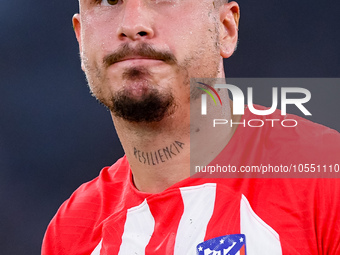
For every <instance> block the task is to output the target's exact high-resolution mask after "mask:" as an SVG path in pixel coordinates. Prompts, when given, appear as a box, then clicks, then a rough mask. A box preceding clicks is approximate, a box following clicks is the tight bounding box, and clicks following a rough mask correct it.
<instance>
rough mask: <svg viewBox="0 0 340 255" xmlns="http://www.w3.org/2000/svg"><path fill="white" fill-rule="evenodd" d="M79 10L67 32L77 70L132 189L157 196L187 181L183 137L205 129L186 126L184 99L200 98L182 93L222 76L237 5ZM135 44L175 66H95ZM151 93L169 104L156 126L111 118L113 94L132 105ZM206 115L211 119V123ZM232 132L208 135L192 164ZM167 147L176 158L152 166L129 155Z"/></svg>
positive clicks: (182, 2)
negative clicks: (105, 114)
mask: <svg viewBox="0 0 340 255" xmlns="http://www.w3.org/2000/svg"><path fill="white" fill-rule="evenodd" d="M109 2H111V3H113V2H114V1H109ZM79 6H80V12H79V14H75V15H74V17H73V25H74V29H75V34H76V37H77V40H78V42H79V49H80V55H81V65H82V69H83V70H84V72H85V74H86V77H87V80H88V83H89V87H90V89H91V91H92V93H93V95H94V96H95V97H96V98H97V99H98V100H100V101H101V102H102V103H103V104H104V105H106V106H107V107H108V108H109V109H111V115H112V119H113V122H114V125H115V128H116V131H117V133H118V136H119V138H120V141H121V143H122V145H123V148H124V151H125V153H126V156H127V158H128V161H129V163H130V166H131V170H132V174H133V181H134V184H135V186H136V188H137V189H139V190H141V191H143V192H148V193H158V192H161V191H163V190H165V189H167V188H168V187H170V186H171V185H173V184H175V183H177V182H179V181H181V180H183V179H185V178H187V177H189V175H190V172H189V165H190V162H189V161H190V148H189V145H190V130H196V131H197V130H201V131H200V132H203V131H204V132H209V131H210V129H211V127H210V126H209V125H208V124H207V123H206V122H200V123H195V124H191V125H190V95H191V96H192V101H191V103H192V104H194V105H195V104H197V105H198V104H199V103H200V100H199V98H200V97H199V96H197V95H196V96H194V95H193V93H190V78H191V77H194V78H199V77H202V78H203V77H204V78H208V77H217V78H223V77H224V70H223V58H229V57H230V56H231V55H232V54H233V51H234V49H235V48H236V44H237V40H238V32H237V31H238V21H239V7H238V5H237V3H235V2H230V3H224V4H219V3H218V1H216V2H214V1H213V0H203V1H192V0H120V1H117V4H116V5H110V4H109V3H108V2H106V1H102V2H96V1H92V0H91V1H90V0H80V2H79ZM143 43H144V44H147V45H150V46H151V47H152V48H153V49H154V50H155V51H157V52H163V53H164V52H166V53H169V54H171V55H172V56H173V57H174V60H175V61H172V62H171V61H170V62H166V61H163V60H159V59H154V58H150V57H145V56H141V55H139V54H138V53H136V52H135V51H132V54H129V55H128V56H125V57H124V58H123V59H121V61H119V62H116V63H113V64H110V65H106V64H105V63H104V62H103V59H105V57H107V56H109V55H110V54H112V53H113V52H115V51H117V50H120V49H121V48H122V46H123V45H128V46H129V47H130V48H131V49H136V48H137V47H139V46H140V45H141V44H143ZM131 70H133V71H134V70H141V71H140V72H138V75H135V76H133V77H132V76H131V75H130V76H129V75H124V74H125V73H127V72H130V73H131ZM152 90H157V91H158V92H159V94H160V95H164V96H166V95H169V94H170V95H171V96H172V97H173V100H174V102H173V106H172V107H171V109H170V110H169V111H168V113H167V114H166V115H165V116H164V117H163V118H162V119H161V120H159V121H153V122H134V121H129V120H126V119H124V118H121V117H119V116H117V115H116V114H115V112H114V111H112V104H113V103H112V101H114V100H113V97H114V96H115V95H117V93H120V92H122V93H125V94H126V95H128V97H129V98H130V99H131V100H135V101H137V102H139V101H143V100H144V98H145V95H148V94H150V93H151V91H152ZM221 96H222V98H224V100H225V101H226V105H229V104H230V102H229V97H228V96H227V95H226V94H224V95H223V94H222V93H221ZM196 108H197V109H199V107H196ZM196 108H195V109H196ZM197 114H199V113H197ZM223 114H224V116H225V117H226V118H227V117H229V118H233V120H234V121H237V120H238V117H237V116H232V115H231V109H230V108H227V109H226V110H225V111H224V113H223ZM213 116H214V114H211V118H213ZM234 132H235V127H234V128H232V129H228V128H224V129H223V130H220V132H218V133H217V132H216V130H215V132H212V133H214V134H215V135H212V136H211V137H209V139H210V140H211V141H212V143H210V144H213V146H212V147H209V146H206V148H204V149H202V150H200V151H199V153H198V154H197V155H196V154H195V155H196V157H198V158H201V157H202V156H203V155H205V158H206V160H210V159H212V158H214V157H215V156H216V155H217V154H218V153H219V152H220V151H221V150H222V149H223V147H225V146H226V144H227V142H228V141H229V140H230V138H231V137H232V135H233V133H234ZM196 133H199V132H196ZM197 135H198V134H197ZM174 141H180V142H181V143H183V144H184V145H183V148H182V149H181V152H180V153H178V154H177V155H176V156H175V157H173V158H172V159H171V160H168V161H166V162H163V163H161V164H157V165H156V166H154V165H148V164H142V163H141V162H140V160H138V157H136V156H135V154H134V152H135V148H138V150H140V151H144V152H150V151H157V150H159V149H161V148H164V147H166V146H168V145H170V144H172V143H173V142H174ZM202 143H203V144H204V143H205V141H200V142H198V143H196V144H193V143H192V144H191V145H190V146H191V147H192V148H196V147H201V145H202ZM207 155H208V156H207Z"/></svg>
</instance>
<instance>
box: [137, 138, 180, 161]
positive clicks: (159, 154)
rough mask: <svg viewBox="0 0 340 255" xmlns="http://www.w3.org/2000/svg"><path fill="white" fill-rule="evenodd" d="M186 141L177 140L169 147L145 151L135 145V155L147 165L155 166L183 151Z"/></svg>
mask: <svg viewBox="0 0 340 255" xmlns="http://www.w3.org/2000/svg"><path fill="white" fill-rule="evenodd" d="M184 145H185V144H184V143H182V142H179V141H175V142H173V143H172V144H170V145H169V146H167V147H164V148H162V149H159V150H155V151H150V152H145V151H141V150H138V149H137V148H136V147H134V155H135V158H136V159H138V161H139V162H140V163H142V164H145V165H150V166H152V165H153V166H155V165H158V164H161V163H165V162H166V161H168V160H171V159H172V158H173V157H175V156H176V155H178V154H179V153H181V151H182V150H183V148H184Z"/></svg>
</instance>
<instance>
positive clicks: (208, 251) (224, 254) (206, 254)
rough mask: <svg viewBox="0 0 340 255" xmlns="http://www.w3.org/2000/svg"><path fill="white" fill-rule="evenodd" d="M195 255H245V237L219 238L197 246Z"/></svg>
mask: <svg viewBox="0 0 340 255" xmlns="http://www.w3.org/2000/svg"><path fill="white" fill-rule="evenodd" d="M197 255H247V251H246V236H245V235H242V234H236V235H228V236H220V237H216V238H213V239H210V240H207V241H205V242H203V243H200V244H199V245H197Z"/></svg>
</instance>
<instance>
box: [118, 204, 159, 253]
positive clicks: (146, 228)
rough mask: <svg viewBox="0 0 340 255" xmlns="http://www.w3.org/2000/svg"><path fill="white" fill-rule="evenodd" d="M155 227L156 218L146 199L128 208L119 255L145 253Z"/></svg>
mask: <svg viewBox="0 0 340 255" xmlns="http://www.w3.org/2000/svg"><path fill="white" fill-rule="evenodd" d="M154 228H155V220H154V218H153V216H152V214H151V212H150V208H149V205H148V204H147V201H146V200H144V202H143V203H142V204H140V205H139V206H136V207H133V208H131V209H128V213H127V216H126V222H125V225H124V233H123V236H122V243H121V245H120V249H119V253H118V255H127V254H136V255H144V254H145V247H146V246H147V245H148V243H149V241H150V238H151V236H152V233H153V231H154ZM113 241H114V240H113Z"/></svg>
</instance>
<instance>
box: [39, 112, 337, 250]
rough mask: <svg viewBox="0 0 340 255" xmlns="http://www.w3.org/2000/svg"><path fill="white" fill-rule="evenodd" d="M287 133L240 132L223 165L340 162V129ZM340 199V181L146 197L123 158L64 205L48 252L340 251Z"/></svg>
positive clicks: (191, 184) (214, 183)
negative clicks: (322, 160) (134, 180)
mask: <svg viewBox="0 0 340 255" xmlns="http://www.w3.org/2000/svg"><path fill="white" fill-rule="evenodd" d="M248 117H249V116H248ZM274 118H275V116H274ZM285 132H286V134H285V135H282V134H283V132H282V130H278V131H277V132H274V131H273V130H271V129H269V131H268V130H267V131H265V130H261V132H260V133H259V131H257V132H255V131H254V129H251V128H241V129H240V128H238V130H237V131H236V133H235V135H234V136H233V138H232V140H231V141H230V142H229V144H228V146H227V147H226V148H225V149H224V150H223V151H222V152H221V154H220V155H219V156H218V157H217V159H216V160H217V161H216V162H219V163H221V162H224V163H225V164H228V163H230V164H234V165H237V164H244V165H252V164H259V163H260V162H267V163H268V162H269V163H271V164H275V163H278V162H286V161H291V162H299V160H302V161H303V162H302V161H300V162H301V163H312V161H313V160H317V159H320V158H321V159H325V158H329V159H332V160H335V161H334V162H333V163H336V160H338V161H339V162H338V163H340V146H339V144H340V138H339V134H338V133H337V132H335V131H332V130H329V129H326V128H324V127H321V126H318V125H314V124H313V125H312V124H310V123H309V122H306V123H303V121H302V122H301V125H299V127H298V128H297V129H291V131H285ZM302 134H303V135H302ZM315 134H318V135H320V134H323V135H322V136H321V138H319V140H318V142H315V139H313V137H314V136H315ZM300 137H301V139H302V141H301V140H299V139H300ZM321 141H334V143H333V144H332V145H328V144H329V143H328V142H327V146H326V144H324V145H323V144H322V143H321ZM332 146H333V147H332ZM311 148H312V149H311ZM326 150H327V153H325V151H326ZM283 152H284V153H283ZM320 153H321V154H320ZM322 153H323V154H322ZM308 160H309V161H311V162H307V161H308ZM339 204H340V181H339V178H333V179H331V178H328V179H326V178H324V179H316V178H314V179H298V178H295V179H287V178H281V179H260V178H258V179H236V178H234V179H231V178H230V179H223V178H220V179H210V178H188V179H186V180H183V181H181V182H179V183H177V184H175V185H173V186H172V187H170V188H168V189H166V190H165V191H163V192H161V193H159V194H147V193H143V192H140V191H138V190H137V189H136V188H135V187H134V185H133V182H132V174H131V169H130V166H129V163H128V161H127V159H126V157H123V158H122V159H120V160H119V161H117V162H116V163H115V164H114V165H113V166H111V167H107V168H104V169H103V170H102V171H101V173H100V175H99V177H98V178H96V179H94V180H93V181H90V182H88V183H86V184H83V185H82V186H81V187H80V188H79V189H77V190H76V191H75V192H74V194H72V196H71V197H70V199H68V200H67V201H66V202H65V203H64V204H63V205H62V206H61V207H60V209H59V211H58V212H57V214H56V215H55V217H54V218H53V219H52V221H51V223H50V225H49V227H48V229H47V231H46V234H45V238H44V241H43V246H42V255H117V254H118V255H137V254H138V255H144V254H146V255H150V254H156V255H157V254H162V255H164V254H167V255H168V254H169V255H172V254H174V255H194V254H198V255H226V254H230V255H233V254H235V255H236V254H237V255H245V254H247V255H259V254H261V255H267V254H268V255H279V254H284V255H288V254H289V255H290V254H292V255H297V254H301V255H320V254H324V255H326V254H327V255H336V254H340V220H339V211H340V206H339Z"/></svg>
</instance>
